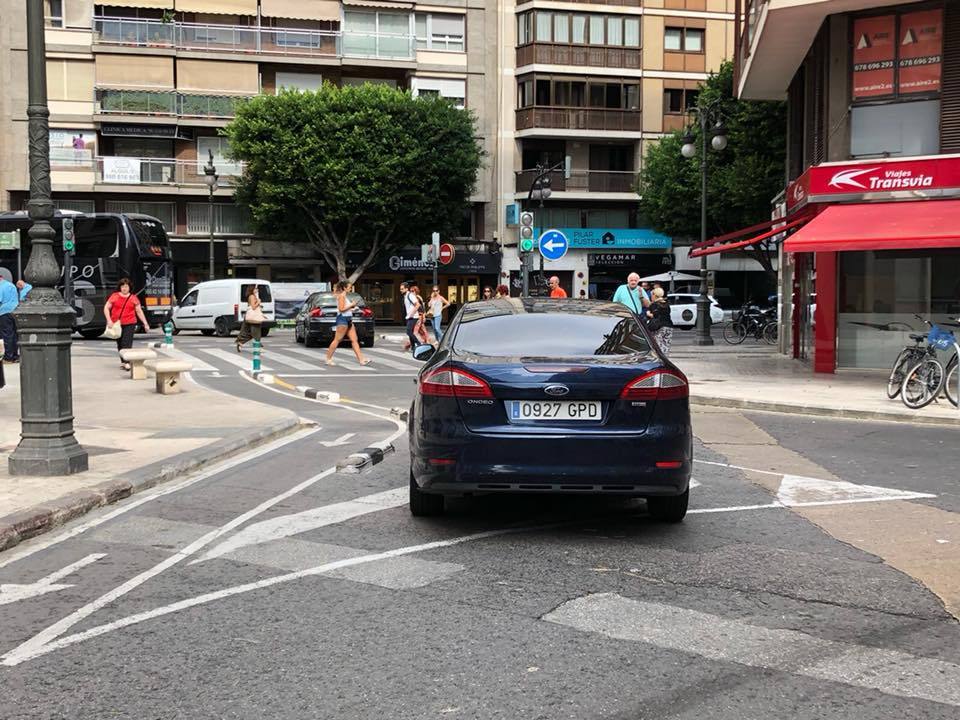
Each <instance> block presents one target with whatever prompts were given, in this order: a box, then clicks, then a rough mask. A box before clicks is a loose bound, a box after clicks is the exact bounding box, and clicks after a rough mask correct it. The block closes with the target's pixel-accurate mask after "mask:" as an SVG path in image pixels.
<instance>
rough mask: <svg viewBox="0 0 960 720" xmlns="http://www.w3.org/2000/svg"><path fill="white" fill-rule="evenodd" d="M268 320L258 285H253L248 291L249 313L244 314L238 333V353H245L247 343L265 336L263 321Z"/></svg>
mask: <svg viewBox="0 0 960 720" xmlns="http://www.w3.org/2000/svg"><path fill="white" fill-rule="evenodd" d="M266 319H267V318H266V316H265V315H264V314H263V304H262V303H261V302H260V290H259V288H258V287H257V286H256V285H251V286H250V287H249V288H248V289H247V311H246V312H245V313H244V314H243V322H242V323H241V324H240V332H239V333H237V352H243V346H244V344H245V343H247V342H249V341H250V340H259V339H260V338H261V337H262V336H263V321H264V320H266Z"/></svg>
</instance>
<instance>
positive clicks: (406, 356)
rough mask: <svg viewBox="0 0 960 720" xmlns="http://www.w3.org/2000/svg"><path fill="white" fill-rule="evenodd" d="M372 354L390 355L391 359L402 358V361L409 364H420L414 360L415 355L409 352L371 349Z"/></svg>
mask: <svg viewBox="0 0 960 720" xmlns="http://www.w3.org/2000/svg"><path fill="white" fill-rule="evenodd" d="M370 350H371V351H372V352H375V353H377V354H378V355H379V354H380V353H383V354H384V355H389V356H390V357H395V358H400V359H401V360H406V361H407V362H409V363H413V364H414V365H415V366H416V365H418V364H419V363H418V362H417V361H416V360H414V359H413V355H411V354H410V353H408V352H397V351H396V350H385V349H383V348H370Z"/></svg>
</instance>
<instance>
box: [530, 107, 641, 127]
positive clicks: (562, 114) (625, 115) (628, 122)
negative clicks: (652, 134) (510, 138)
mask: <svg viewBox="0 0 960 720" xmlns="http://www.w3.org/2000/svg"><path fill="white" fill-rule="evenodd" d="M640 115H641V113H640V111H639V110H611V109H607V108H565V107H528V108H520V109H519V110H517V130H528V129H531V128H556V129H559V130H630V131H634V130H635V131H638V132H639V131H640V127H641V126H640Z"/></svg>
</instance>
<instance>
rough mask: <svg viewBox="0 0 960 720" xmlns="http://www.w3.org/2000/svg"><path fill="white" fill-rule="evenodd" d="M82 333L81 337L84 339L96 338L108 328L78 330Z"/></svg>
mask: <svg viewBox="0 0 960 720" xmlns="http://www.w3.org/2000/svg"><path fill="white" fill-rule="evenodd" d="M77 332H78V333H80V337H82V338H83V339H84V340H96V339H97V338H98V337H100V336H101V335H103V333H104V332H106V328H98V329H97V330H77Z"/></svg>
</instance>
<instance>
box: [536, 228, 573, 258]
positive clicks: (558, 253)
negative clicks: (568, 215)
mask: <svg viewBox="0 0 960 720" xmlns="http://www.w3.org/2000/svg"><path fill="white" fill-rule="evenodd" d="M568 247H569V243H568V242H567V236H566V235H564V234H563V233H562V232H560V231H559V230H547V231H546V232H545V233H543V235H541V236H540V254H541V255H543V258H544V260H559V259H560V258H562V257H563V256H564V255H566V254H567V248H568Z"/></svg>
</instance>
